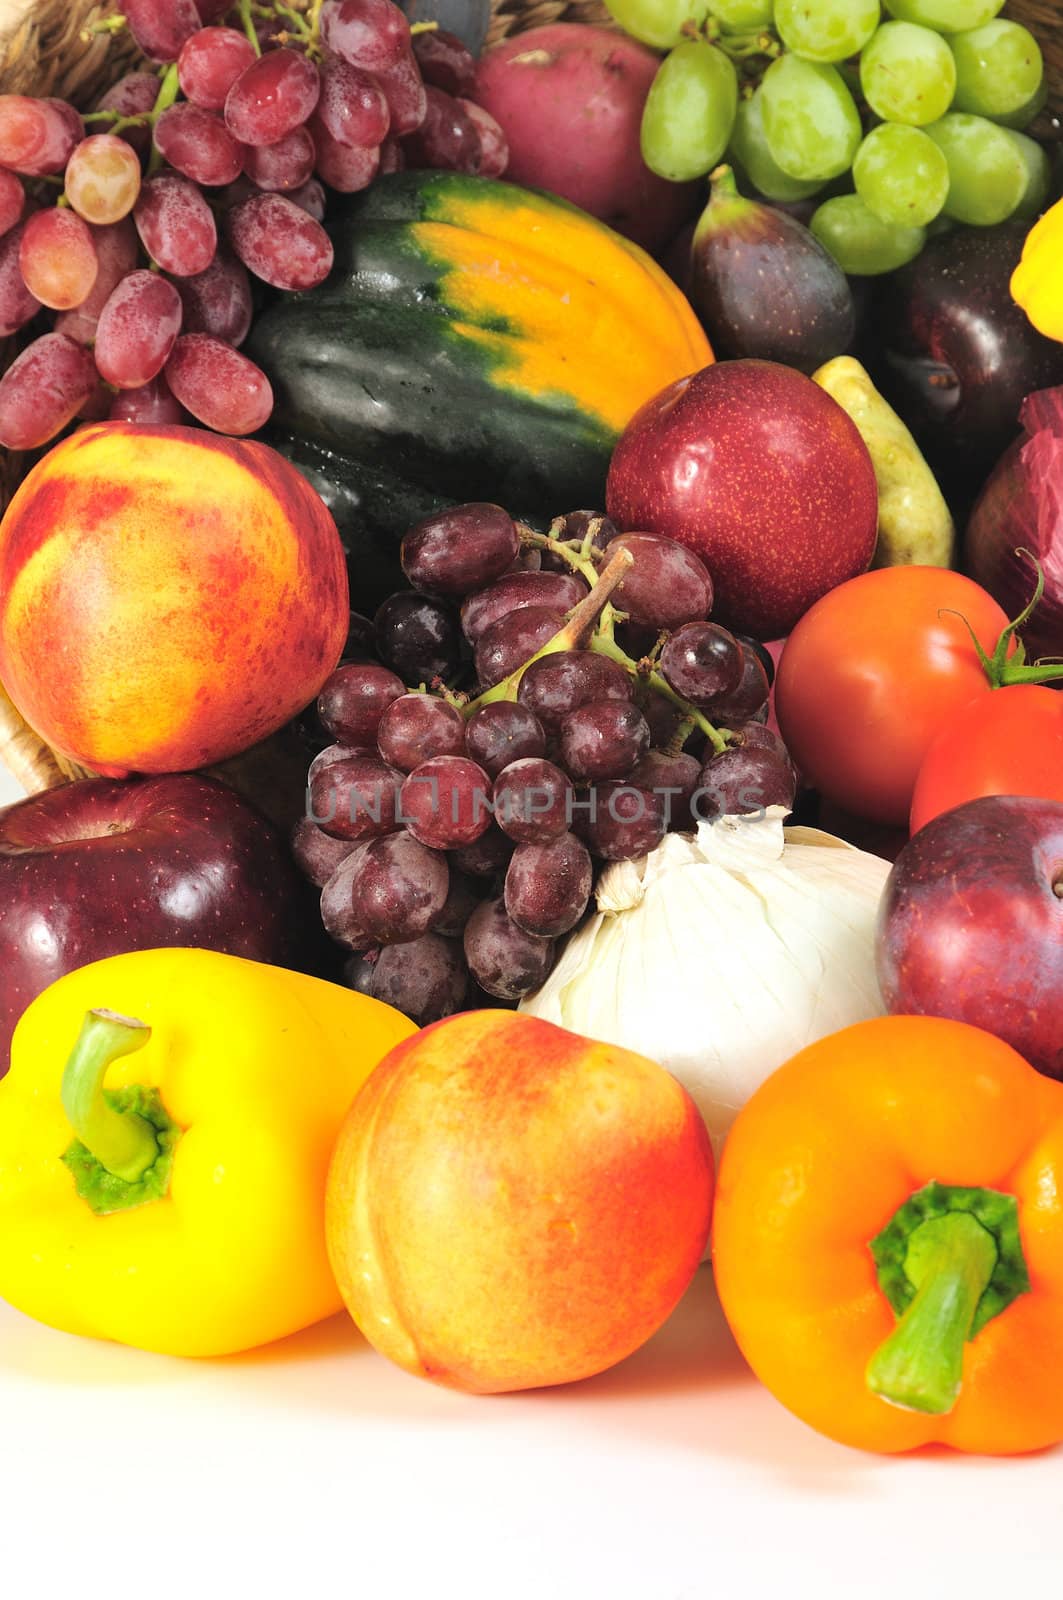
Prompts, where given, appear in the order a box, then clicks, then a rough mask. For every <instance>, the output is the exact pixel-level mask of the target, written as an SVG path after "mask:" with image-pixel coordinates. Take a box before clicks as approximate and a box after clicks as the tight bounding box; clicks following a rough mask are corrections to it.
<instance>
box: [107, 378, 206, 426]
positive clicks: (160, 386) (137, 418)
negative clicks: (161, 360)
mask: <svg viewBox="0 0 1063 1600" xmlns="http://www.w3.org/2000/svg"><path fill="white" fill-rule="evenodd" d="M107 415H108V417H109V418H110V420H111V421H112V422H145V423H151V424H152V425H154V426H155V427H158V426H160V424H165V425H172V424H174V423H188V422H191V420H192V419H191V417H190V416H189V415H188V412H187V411H186V410H185V408H184V406H180V405H178V403H177V401H176V400H175V399H174V397H173V395H172V394H171V393H170V386H169V384H168V383H167V382H166V379H165V378H164V377H163V376H162V374H161V373H160V374H159V376H158V377H157V378H152V380H151V382H150V383H146V384H145V385H144V387H143V388H142V389H123V390H121V392H120V393H119V394H116V395H115V396H114V398H113V400H112V401H111V406H110V410H109V411H108V413H107Z"/></svg>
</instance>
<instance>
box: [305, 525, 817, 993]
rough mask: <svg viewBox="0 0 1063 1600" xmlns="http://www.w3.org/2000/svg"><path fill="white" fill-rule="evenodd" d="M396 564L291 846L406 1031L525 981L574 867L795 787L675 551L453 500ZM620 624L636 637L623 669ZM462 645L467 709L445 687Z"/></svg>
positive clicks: (330, 700)
mask: <svg viewBox="0 0 1063 1600" xmlns="http://www.w3.org/2000/svg"><path fill="white" fill-rule="evenodd" d="M529 555H532V556H539V557H542V560H541V562H540V561H534V562H529V559H528V558H529ZM401 560H402V566H403V571H404V573H405V575H406V578H407V580H408V582H409V583H410V585H411V588H410V589H409V590H405V591H402V592H401V593H398V594H396V595H393V596H392V597H391V598H390V599H389V600H387V601H385V603H384V605H383V606H382V607H381V609H380V611H379V612H378V614H377V616H376V618H375V620H374V626H373V632H372V641H371V643H372V650H373V658H369V646H370V640H369V638H368V635H367V633H366V630H365V628H364V627H363V628H362V630H361V632H360V634H359V641H358V649H359V653H360V659H358V660H352V661H348V662H346V663H345V664H344V665H342V666H341V667H339V668H338V669H337V671H336V672H335V673H334V674H333V675H332V677H331V678H330V679H329V681H328V683H327V684H326V685H325V688H324V690H323V691H322V694H321V698H320V700H319V703H318V713H319V716H320V719H321V722H322V724H323V726H324V728H325V730H326V732H327V734H328V736H329V737H330V738H331V739H332V740H333V741H334V742H333V744H332V745H331V746H329V748H327V749H326V750H324V751H323V752H321V753H320V754H319V755H318V756H317V757H316V759H315V760H314V762H313V764H312V766H311V768H310V776H309V784H308V802H309V804H308V811H307V816H306V817H305V818H304V819H303V820H302V821H301V822H300V824H299V827H298V828H297V830H296V834H295V838H294V849H295V853H296V856H297V859H298V860H299V863H300V865H301V866H302V868H303V870H304V872H306V874H307V875H308V876H309V877H310V878H311V879H312V880H313V881H314V882H315V883H316V884H318V885H319V886H320V888H321V890H322V901H321V906H322V918H323V920H324V923H325V927H326V929H327V930H328V932H329V933H330V934H331V936H332V937H333V939H335V940H336V941H337V942H338V943H340V944H341V945H343V946H345V947H346V948H347V949H349V950H351V951H353V952H355V953H356V954H357V956H358V959H357V960H355V961H354V962H353V963H352V964H351V965H350V967H349V972H348V979H349V981H350V982H351V983H352V984H353V985H354V986H355V987H357V988H359V989H361V990H363V991H364V992H365V993H368V994H371V995H374V996H375V997H376V998H378V999H386V1000H387V1001H388V1002H389V1003H390V1004H393V1005H397V1006H398V1007H399V1008H400V1009H401V1010H404V1011H406V1012H408V1014H409V1015H410V1016H412V1017H413V1018H414V1019H415V1020H416V1021H418V1022H422V1023H423V1022H427V1021H432V1020H435V1019H437V1018H438V1017H440V1016H444V1015H448V1014H450V1012H451V1011H453V1010H455V1009H458V1008H460V1006H462V1005H463V1004H467V1003H472V1000H473V999H474V998H475V997H476V996H477V995H478V996H480V997H481V999H482V997H483V996H489V997H491V998H492V999H494V1000H495V1001H497V1002H501V1003H503V1004H509V1005H512V1004H514V1003H516V1002H517V1001H518V1000H519V999H520V998H521V997H522V996H523V995H525V994H527V993H529V992H530V991H532V990H533V989H535V988H537V987H539V986H540V985H541V984H542V983H543V981H544V980H545V978H546V977H547V976H548V974H549V972H550V970H551V968H552V966H553V963H554V960H555V959H556V955H557V949H558V944H557V941H558V940H559V939H562V938H564V937H565V935H567V934H568V933H570V932H571V931H572V930H573V929H574V928H575V927H577V926H578V925H579V923H580V922H581V920H582V919H583V917H584V915H585V914H586V911H587V908H588V906H589V904H590V899H591V894H592V890H593V883H594V875H595V870H596V864H600V863H602V862H608V861H623V860H630V859H633V858H636V857H639V856H643V855H646V854H647V853H649V852H650V851H651V850H653V849H654V848H655V847H656V846H657V845H658V844H659V843H660V842H661V840H662V838H663V837H664V835H665V833H666V832H667V831H668V829H669V828H677V829H690V828H691V827H693V826H694V824H695V823H696V822H697V821H698V820H699V819H701V818H705V819H707V820H712V819H715V818H716V817H719V816H723V815H730V814H734V813H736V812H739V813H743V812H744V813H748V812H756V811H759V810H762V809H764V808H765V807H767V806H769V805H775V804H782V805H787V806H788V805H789V804H790V803H791V802H792V799H793V790H794V775H793V769H792V767H791V765H790V763H789V760H788V757H787V755H786V752H785V750H784V748H783V747H782V744H781V742H780V741H779V740H778V739H777V737H776V736H775V735H774V734H772V733H771V732H770V731H769V730H768V728H767V727H766V726H765V725H764V724H763V723H762V722H759V721H757V720H756V719H757V718H759V717H761V716H763V714H764V708H765V706H766V703H767V698H768V689H769V683H768V677H767V673H766V670H765V664H764V661H763V660H762V658H761V654H760V651H759V648H758V647H757V646H755V645H753V644H752V643H750V642H747V641H744V640H740V639H737V638H735V637H734V635H732V634H730V633H728V632H727V631H726V630H725V629H724V628H722V627H720V626H719V625H718V624H717V623H714V622H711V621H709V620H708V614H709V611H710V610H711V606H712V598H713V596H712V583H711V579H710V578H709V575H708V573H707V572H706V570H705V568H704V566H703V565H702V563H701V562H700V561H699V560H698V558H697V557H696V556H695V555H693V554H692V553H691V552H690V551H688V550H686V549H685V548H684V547H683V546H681V545H679V544H677V543H675V542H674V541H673V540H670V539H663V538H658V537H657V536H653V535H649V534H632V535H619V534H617V532H616V529H615V528H613V527H612V526H611V524H609V523H608V521H607V519H604V518H600V517H595V516H594V515H593V514H592V513H573V514H572V515H571V517H569V518H563V519H559V520H558V522H557V523H555V524H554V526H553V528H552V529H551V533H550V534H549V535H543V534H538V533H535V532H534V531H533V530H531V529H529V528H525V527H522V526H520V525H518V524H517V523H515V522H514V521H513V519H512V518H511V517H510V516H509V514H508V513H507V512H506V511H504V510H503V509H502V508H501V507H500V506H496V505H489V504H470V505H463V506H456V507H454V508H453V509H451V510H448V511H444V512H440V513H438V514H436V515H434V516H431V517H428V518H426V519H425V520H424V521H422V522H420V523H418V524H417V525H416V526H415V527H414V528H411V529H410V531H409V532H408V534H407V535H406V538H405V539H404V541H403V544H402V551H401ZM621 627H624V628H631V629H639V630H642V631H643V632H645V633H646V634H647V635H649V636H652V638H653V639H654V641H655V643H654V648H653V649H652V650H651V651H650V653H649V654H648V655H647V656H646V657H645V658H643V659H641V660H633V659H631V658H629V657H628V656H627V655H626V654H625V652H624V651H623V650H622V649H621V648H620V647H619V646H618V645H617V643H616V633H617V632H618V631H619V629H620V628H621ZM462 648H464V650H465V651H466V652H467V651H469V650H471V651H472V652H473V657H474V668H475V672H476V676H477V679H478V682H477V684H476V685H475V686H474V688H473V689H472V690H471V692H470V694H469V695H458V694H455V693H454V692H453V691H452V690H451V689H450V688H448V687H447V682H448V680H451V678H452V672H453V671H454V670H457V669H458V667H459V665H460V663H461V662H462V655H461V651H462ZM767 659H768V661H769V662H770V658H767ZM407 685H411V686H412V687H407ZM709 714H711V715H712V717H713V718H715V719H716V721H718V723H719V724H720V726H719V727H718V726H716V723H715V722H710V720H709ZM725 729H726V730H727V731H723V730H725ZM688 744H689V745H690V746H691V748H690V749H689V750H687V749H686V748H685V747H686V746H687V745H688ZM407 957H408V960H407Z"/></svg>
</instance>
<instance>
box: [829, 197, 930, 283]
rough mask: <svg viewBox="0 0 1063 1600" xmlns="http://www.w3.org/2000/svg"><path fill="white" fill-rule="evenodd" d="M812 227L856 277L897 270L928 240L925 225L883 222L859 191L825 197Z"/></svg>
mask: <svg viewBox="0 0 1063 1600" xmlns="http://www.w3.org/2000/svg"><path fill="white" fill-rule="evenodd" d="M809 227H810V228H811V230H812V232H813V233H814V234H815V236H816V238H817V239H818V240H819V242H820V244H821V245H823V247H824V248H825V249H827V250H829V251H830V253H831V255H832V256H833V257H834V259H835V261H836V262H837V263H838V265H839V267H841V269H842V271H843V272H848V273H850V274H851V275H852V276H853V277H861V278H867V277H874V276H876V275H877V274H878V273H880V272H896V270H897V268H898V267H903V266H904V265H905V264H906V263H907V262H909V261H914V259H915V257H916V256H917V255H918V254H919V252H920V250H921V249H922V248H923V245H924V244H925V243H926V229H925V228H898V227H895V226H891V225H890V224H889V223H888V222H880V221H879V219H878V217H876V216H875V214H874V212H873V211H869V210H868V209H867V207H866V206H865V204H864V202H863V201H862V200H861V198H860V196H859V195H858V194H839V195H835V197H834V199H833V200H824V202H823V204H822V205H821V206H819V207H818V208H817V210H816V211H815V212H814V213H813V216H812V221H811V222H810V223H809Z"/></svg>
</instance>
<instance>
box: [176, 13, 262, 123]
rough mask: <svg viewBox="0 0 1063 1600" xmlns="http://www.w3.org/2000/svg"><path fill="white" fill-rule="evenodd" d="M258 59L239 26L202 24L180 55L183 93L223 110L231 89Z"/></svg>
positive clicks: (208, 107) (193, 100)
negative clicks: (209, 25) (206, 25)
mask: <svg viewBox="0 0 1063 1600" xmlns="http://www.w3.org/2000/svg"><path fill="white" fill-rule="evenodd" d="M254 60H255V51H254V46H253V45H252V43H251V41H250V39H249V38H248V37H247V35H246V34H245V33H241V32H240V31H239V30H238V29H237V28H201V29H200V31H199V32H198V33H194V34H193V35H192V37H191V38H190V39H188V40H186V41H185V43H184V44H183V45H182V46H181V54H180V55H179V56H178V58H177V81H178V83H179V84H180V85H181V93H182V94H183V95H184V97H185V99H186V100H189V101H191V103H192V104H193V105H194V106H202V108H203V110H204V111H221V110H222V108H223V107H224V105H225V97H226V95H227V94H228V93H229V90H230V89H231V88H232V86H233V84H234V83H235V82H236V80H237V78H238V77H239V76H240V74H241V73H242V72H244V71H245V70H246V69H247V68H248V67H249V66H251V64H252V62H253V61H254Z"/></svg>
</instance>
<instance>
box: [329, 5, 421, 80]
mask: <svg viewBox="0 0 1063 1600" xmlns="http://www.w3.org/2000/svg"><path fill="white" fill-rule="evenodd" d="M321 39H322V43H323V44H324V45H325V46H326V47H327V48H328V49H329V50H331V51H332V52H333V54H334V55H337V56H340V57H341V59H342V60H344V61H347V62H349V63H350V64H351V65H352V66H355V67H365V68H367V69H368V71H370V72H377V71H379V70H380V69H381V68H383V67H391V66H394V64H395V62H396V61H399V60H401V59H402V58H403V57H404V56H405V55H407V54H408V53H409V49H410V25H409V23H408V22H407V20H406V18H405V16H404V15H403V13H402V12H401V11H400V10H399V7H398V6H396V5H392V4H391V0H326V3H325V5H323V6H322V8H321Z"/></svg>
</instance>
